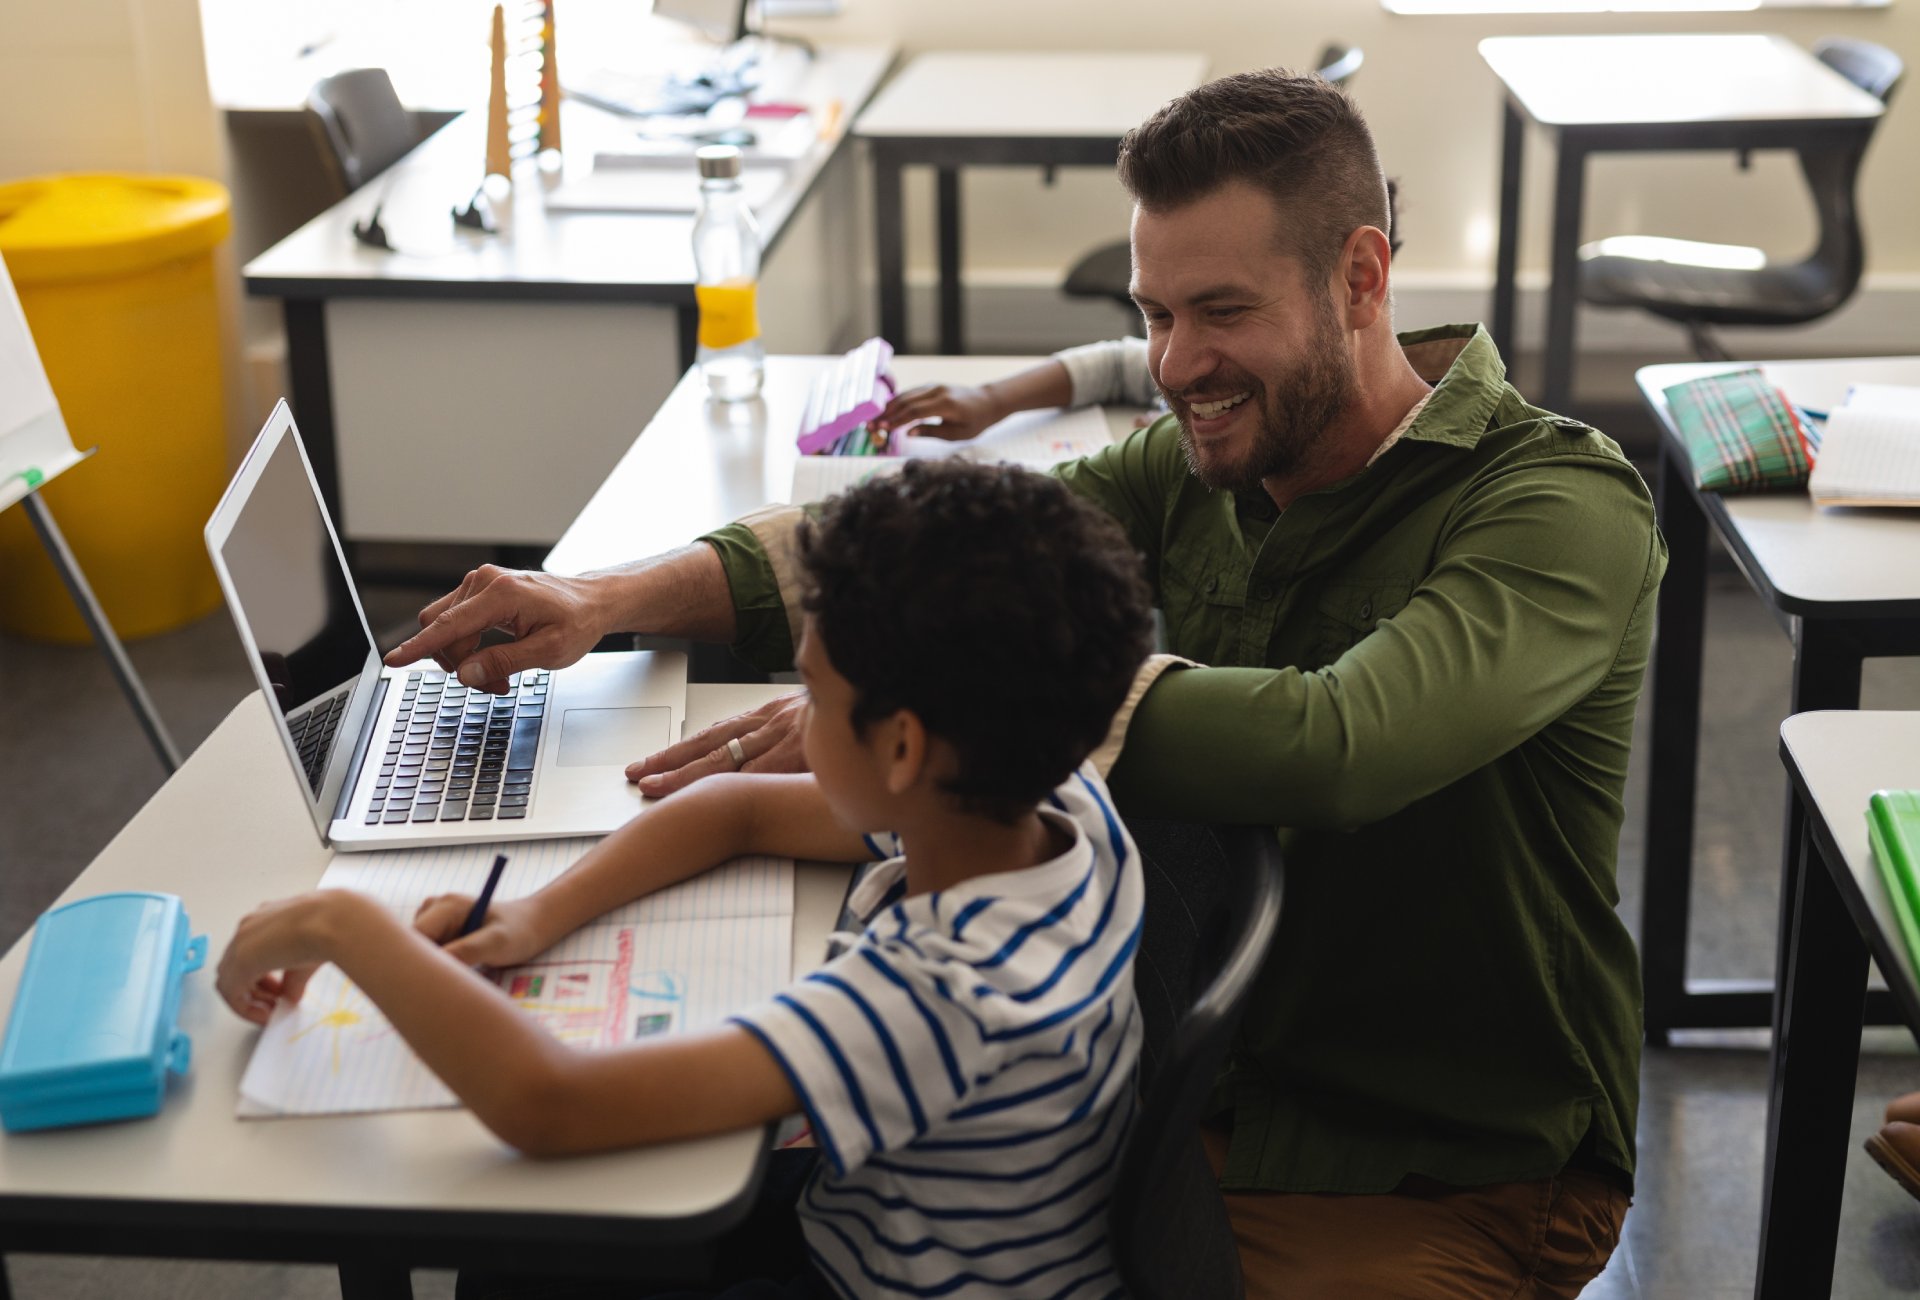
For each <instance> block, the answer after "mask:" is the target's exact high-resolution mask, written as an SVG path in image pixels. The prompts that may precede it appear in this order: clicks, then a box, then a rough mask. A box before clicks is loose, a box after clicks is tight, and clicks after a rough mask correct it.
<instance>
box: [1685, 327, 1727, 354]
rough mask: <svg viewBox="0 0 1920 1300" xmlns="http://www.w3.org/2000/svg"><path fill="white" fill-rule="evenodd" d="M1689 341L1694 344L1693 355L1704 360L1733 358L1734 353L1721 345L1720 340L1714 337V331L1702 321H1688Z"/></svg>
mask: <svg viewBox="0 0 1920 1300" xmlns="http://www.w3.org/2000/svg"><path fill="white" fill-rule="evenodd" d="M1687 341H1688V342H1689V343H1691V344H1693V355H1695V356H1696V357H1699V358H1700V359H1701V360H1702V361H1731V360H1733V355H1732V354H1731V353H1730V352H1728V351H1727V350H1726V349H1725V348H1724V347H1722V346H1720V340H1719V339H1718V338H1716V337H1714V333H1713V331H1712V330H1710V329H1708V328H1707V327H1706V325H1705V324H1704V323H1702V322H1700V321H1697V320H1690V321H1688V322H1687Z"/></svg>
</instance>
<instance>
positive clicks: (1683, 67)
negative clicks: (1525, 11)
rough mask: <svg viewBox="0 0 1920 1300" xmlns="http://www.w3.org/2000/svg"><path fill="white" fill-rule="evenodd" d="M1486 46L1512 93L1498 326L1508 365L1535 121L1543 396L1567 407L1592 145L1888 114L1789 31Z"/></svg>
mask: <svg viewBox="0 0 1920 1300" xmlns="http://www.w3.org/2000/svg"><path fill="white" fill-rule="evenodd" d="M1480 57H1481V58H1482V59H1484V60H1486V63H1487V66H1488V67H1489V68H1491V69H1492V70H1493V73H1494V75H1495V76H1496V77H1498V78H1499V79H1500V81H1501V83H1502V86H1503V88H1504V90H1505V92H1506V93H1505V95H1504V96H1503V102H1504V110H1503V112H1504V116H1503V118H1502V123H1503V125H1502V136H1501V155H1500V236H1499V247H1498V250H1497V252H1496V255H1495V261H1494V267H1495V270H1494V286H1493V328H1492V333H1493V341H1494V344H1495V345H1496V346H1497V347H1498V348H1499V349H1500V354H1501V355H1502V356H1504V357H1506V358H1507V359H1508V361H1509V363H1511V361H1512V359H1513V357H1514V355H1515V352H1514V348H1515V341H1514V321H1515V316H1514V300H1515V293H1516V288H1515V268H1516V267H1517V265H1518V258H1519V248H1520V229H1519V227H1520V161H1521V150H1522V146H1523V145H1524V143H1525V136H1526V125H1527V123H1528V122H1529V121H1530V122H1533V123H1534V124H1535V125H1537V126H1540V127H1542V128H1543V129H1545V130H1546V131H1548V132H1549V133H1551V134H1552V135H1553V137H1554V141H1555V163H1554V190H1553V247H1552V253H1551V257H1550V260H1549V275H1550V279H1549V283H1548V292H1547V339H1546V354H1547V358H1546V360H1547V365H1546V379H1545V382H1544V384H1543V385H1542V388H1541V392H1540V394H1539V400H1540V403H1541V405H1543V406H1546V407H1549V408H1551V409H1553V410H1562V409H1564V408H1565V405H1566V401H1567V398H1568V396H1569V395H1570V393H1571V391H1572V387H1573V358H1574V335H1573V329H1574V306H1575V304H1576V303H1577V302H1578V300H1579V296H1580V293H1579V282H1578V281H1579V260H1578V254H1579V250H1580V206H1581V203H1582V201H1583V193H1584V191H1585V188H1586V167H1587V155H1589V154H1593V153H1618V152H1636V151H1649V150H1700V149H1714V150H1731V149H1795V148H1820V147H1822V146H1826V145H1833V146H1837V145H1839V144H1841V143H1843V142H1845V141H1848V140H1854V139H1858V138H1859V137H1860V136H1862V135H1863V134H1866V133H1870V132H1871V131H1872V130H1873V128H1874V124H1875V122H1876V121H1877V120H1878V119H1879V117H1880V114H1881V113H1882V112H1883V111H1885V109H1884V106H1883V105H1882V104H1881V103H1880V101H1879V100H1878V99H1876V98H1874V97H1873V96H1872V95H1869V94H1868V93H1867V92H1865V91H1864V90H1861V89H1860V88H1859V87H1858V86H1855V85H1854V84H1853V83H1852V82H1850V81H1848V80H1847V79H1846V78H1844V77H1842V76H1841V75H1840V74H1839V73H1837V72H1835V71H1834V70H1833V69H1831V68H1829V67H1827V66H1826V65H1825V64H1823V63H1821V62H1820V61H1819V60H1818V59H1816V58H1814V57H1813V56H1812V55H1811V54H1809V53H1807V51H1805V50H1803V49H1801V48H1800V47H1799V46H1797V45H1795V44H1794V43H1793V42H1792V41H1789V40H1787V39H1786V38H1785V37H1783V36H1772V35H1764V34H1744V33H1732V34H1724V35H1661V36H1642V35H1622V36H1495V37H1491V38H1489V39H1487V40H1484V41H1481V42H1480Z"/></svg>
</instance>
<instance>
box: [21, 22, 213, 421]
mask: <svg viewBox="0 0 1920 1300" xmlns="http://www.w3.org/2000/svg"><path fill="white" fill-rule="evenodd" d="M5 12H6V34H7V38H6V40H5V41H4V42H0V182H4V181H7V180H14V179H18V178H20V177H23V176H37V175H43V174H46V173H49V172H76V171H128V172H171V173H178V174H182V175H189V176H202V177H208V178H211V179H214V180H219V181H223V182H224V181H225V179H226V173H227V165H226V156H225V149H224V144H223V138H224V137H223V136H222V133H221V131H220V129H219V118H218V115H217V114H216V112H215V110H214V107H213V104H212V102H211V100H210V98H209V96H208V94H207V72H206V56H205V54H204V52H203V45H202V42H201V39H200V7H199V3H198V0H19V2H17V3H8V4H7V6H6V11H5ZM220 261H221V269H222V271H223V272H224V274H222V275H221V277H220V285H221V289H222V304H221V306H222V321H223V325H224V327H225V331H226V335H227V345H226V349H225V351H226V367H225V378H226V385H227V412H228V422H229V426H230V427H229V430H228V437H229V440H230V441H232V440H233V439H235V438H236V437H239V436H241V433H242V431H241V430H240V429H239V428H238V427H237V424H238V422H239V421H241V420H243V419H244V412H245V410H246V405H247V404H246V402H245V401H244V400H243V394H242V390H241V383H242V380H241V375H240V368H239V366H238V365H237V364H235V359H236V358H237V356H238V346H237V342H236V334H235V322H236V321H237V319H238V313H239V275H238V272H237V271H236V270H235V268H234V263H233V258H232V255H231V250H230V248H229V250H227V251H226V252H225V253H224V254H223V255H222V257H221V259H220Z"/></svg>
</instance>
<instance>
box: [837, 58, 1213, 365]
mask: <svg viewBox="0 0 1920 1300" xmlns="http://www.w3.org/2000/svg"><path fill="white" fill-rule="evenodd" d="M1206 72H1207V60H1206V56H1205V55H1202V54H1193V53H1183V52H1169V53H1155V54H1127V53H1093V52H1065V53H1034V52H1021V51H998V52H991V53H986V52H980V53H975V52H964V51H938V52H935V53H930V54H922V55H920V56H919V57H918V58H916V59H914V61H913V62H912V63H910V64H908V65H907V67H906V68H905V69H903V70H902V71H901V73H900V75H899V76H897V77H895V78H894V79H893V80H892V81H891V82H889V83H888V84H887V86H886V88H885V89H884V90H882V91H881V92H880V93H879V94H878V95H876V96H875V97H874V100H873V104H872V106H871V107H869V108H868V109H867V111H866V112H864V113H862V114H861V115H860V120H859V123H858V125H857V126H856V127H855V131H856V132H857V133H858V134H859V136H860V138H861V139H863V140H865V141H867V143H868V146H869V148H870V151H871V153H872V155H873V196H874V237H875V240H876V242H877V244H878V257H879V262H878V267H879V279H880V334H881V336H882V337H883V338H885V339H887V340H888V341H889V342H891V343H892V344H893V345H894V347H895V348H896V349H898V350H899V351H902V352H905V351H907V350H908V342H909V341H908V338H907V288H906V238H905V231H904V227H903V221H904V216H903V208H902V203H903V199H902V193H901V175H900V173H901V169H902V168H903V167H906V166H911V165H927V166H932V167H934V168H936V169H937V172H938V177H939V183H938V190H939V207H938V214H939V245H940V348H939V350H940V351H941V352H943V353H946V354H949V355H954V354H958V353H962V352H965V351H966V341H965V338H964V329H963V325H962V320H961V310H960V170H961V169H962V168H964V167H1006V166H1023V165H1038V166H1042V167H1048V168H1051V167H1111V166H1113V164H1114V159H1115V157H1116V155H1117V152H1118V150H1119V147H1120V137H1121V136H1123V135H1125V134H1126V133H1127V132H1128V131H1130V130H1132V129H1133V128H1134V127H1136V126H1138V125H1139V124H1140V123H1141V122H1142V121H1143V120H1145V119H1146V118H1147V117H1148V116H1149V115H1151V114H1152V113H1153V112H1154V110H1155V109H1157V108H1159V107H1160V106H1161V105H1162V104H1165V103H1166V102H1167V101H1168V100H1170V99H1173V98H1174V97H1176V96H1178V95H1181V94H1184V93H1185V92H1187V91H1189V90H1191V89H1193V87H1195V86H1197V85H1199V84H1200V82H1201V80H1202V79H1203V78H1205V76H1206Z"/></svg>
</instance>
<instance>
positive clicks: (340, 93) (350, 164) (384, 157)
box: [307, 68, 420, 198]
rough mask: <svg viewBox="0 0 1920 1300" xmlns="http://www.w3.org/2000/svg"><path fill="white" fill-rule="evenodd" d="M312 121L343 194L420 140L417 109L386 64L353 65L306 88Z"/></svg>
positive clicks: (393, 160) (351, 191) (323, 158)
mask: <svg viewBox="0 0 1920 1300" xmlns="http://www.w3.org/2000/svg"><path fill="white" fill-rule="evenodd" d="M307 123H308V125H309V126H310V127H311V128H312V130H313V138H314V142H315V143H316V144H317V145H319V147H320V157H321V159H322V161H324V162H325V163H326V166H327V170H328V172H329V173H330V174H331V175H332V177H333V181H334V184H335V185H336V186H337V187H338V188H339V190H340V197H341V198H345V197H346V196H347V195H349V194H351V193H353V192H354V191H355V190H357V189H359V188H360V187H361V186H362V185H365V184H366V183H367V182H368V181H370V180H372V179H373V178H374V177H376V176H378V175H379V174H380V173H381V172H383V171H385V170H386V169H387V168H389V167H391V166H392V165H393V164H394V163H396V162H398V161H399V160H400V159H401V157H402V156H404V155H405V154H406V152H407V151H408V150H410V149H412V148H413V146H414V145H416V144H418V143H420V132H419V130H418V129H417V128H416V127H415V125H414V121H413V114H411V113H409V112H408V111H407V110H406V108H405V107H404V106H402V105H401V103H400V96H398V95H397V94H395V93H394V90H393V82H392V80H390V79H389V78H388V76H387V73H386V70H385V69H384V68H354V69H352V70H351V71H348V72H337V73H335V74H334V75H333V76H331V77H327V78H325V79H324V80H322V81H320V82H318V83H316V84H315V85H314V87H313V89H312V90H311V91H309V92H308V93H307Z"/></svg>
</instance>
